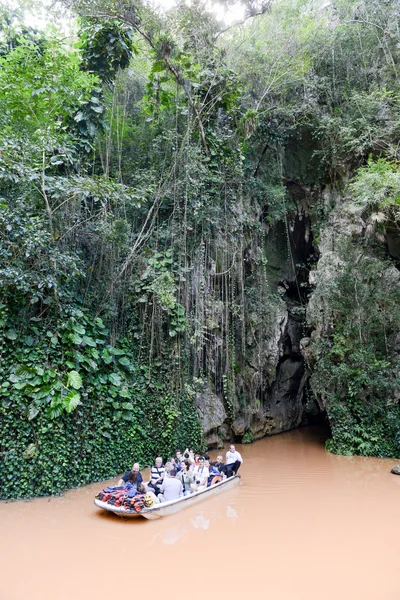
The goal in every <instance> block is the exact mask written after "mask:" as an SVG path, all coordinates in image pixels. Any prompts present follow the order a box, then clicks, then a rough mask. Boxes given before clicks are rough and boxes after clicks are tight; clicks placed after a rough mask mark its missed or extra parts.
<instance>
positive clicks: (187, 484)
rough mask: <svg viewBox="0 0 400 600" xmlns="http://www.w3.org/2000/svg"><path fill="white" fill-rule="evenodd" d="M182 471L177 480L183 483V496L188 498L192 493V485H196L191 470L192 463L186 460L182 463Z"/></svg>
mask: <svg viewBox="0 0 400 600" xmlns="http://www.w3.org/2000/svg"><path fill="white" fill-rule="evenodd" d="M181 467H182V468H181V470H180V471H179V473H178V474H177V476H176V478H177V479H179V481H180V482H181V483H182V488H183V495H184V496H187V495H188V494H190V493H191V492H192V484H193V483H194V475H193V471H191V470H190V461H189V460H184V461H183V462H182V463H181Z"/></svg>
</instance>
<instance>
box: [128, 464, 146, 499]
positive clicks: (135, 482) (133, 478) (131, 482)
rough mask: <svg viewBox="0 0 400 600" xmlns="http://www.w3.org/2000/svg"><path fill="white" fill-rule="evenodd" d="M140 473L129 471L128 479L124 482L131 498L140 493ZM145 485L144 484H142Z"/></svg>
mask: <svg viewBox="0 0 400 600" xmlns="http://www.w3.org/2000/svg"><path fill="white" fill-rule="evenodd" d="M139 485H141V484H140V483H139V473H138V472H136V471H129V477H128V481H127V482H125V483H124V490H126V495H127V496H128V497H129V498H133V496H136V494H137V493H138V487H139ZM142 485H143V484H142Z"/></svg>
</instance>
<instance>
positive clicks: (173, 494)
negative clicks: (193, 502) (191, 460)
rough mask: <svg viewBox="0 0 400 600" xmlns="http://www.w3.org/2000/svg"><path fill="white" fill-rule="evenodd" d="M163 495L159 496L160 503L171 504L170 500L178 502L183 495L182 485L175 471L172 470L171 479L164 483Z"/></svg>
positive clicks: (162, 487) (168, 478) (166, 479)
mask: <svg viewBox="0 0 400 600" xmlns="http://www.w3.org/2000/svg"><path fill="white" fill-rule="evenodd" d="M160 491H161V493H160V494H159V499H160V502H169V500H177V499H178V498H180V496H182V495H183V487H182V483H181V482H180V481H179V479H177V478H176V471H175V469H171V471H170V472H169V477H167V478H165V479H164V481H163V482H162V485H161V488H160Z"/></svg>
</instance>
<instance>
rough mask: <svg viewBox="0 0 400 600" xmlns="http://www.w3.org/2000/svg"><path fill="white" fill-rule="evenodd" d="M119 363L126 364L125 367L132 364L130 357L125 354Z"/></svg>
mask: <svg viewBox="0 0 400 600" xmlns="http://www.w3.org/2000/svg"><path fill="white" fill-rule="evenodd" d="M118 362H119V364H120V365H122V366H124V367H130V366H131V362H130V360H129V358H127V357H126V356H123V357H122V358H120V359H119V360H118Z"/></svg>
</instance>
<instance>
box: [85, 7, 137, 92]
mask: <svg viewBox="0 0 400 600" xmlns="http://www.w3.org/2000/svg"><path fill="white" fill-rule="evenodd" d="M133 34H134V30H133V28H132V27H129V26H128V25H126V24H124V23H121V22H118V21H116V20H112V21H108V20H105V19H89V18H86V19H82V20H81V27H80V30H79V32H78V35H79V38H80V43H79V47H80V49H81V50H82V61H83V67H84V69H85V70H87V71H90V72H92V73H95V74H96V75H98V76H99V77H100V78H101V80H102V81H105V82H108V83H111V82H112V81H114V79H115V76H116V74H117V72H118V70H119V69H126V68H127V67H128V65H129V62H130V59H131V58H132V56H133V54H134V51H135V50H134V47H133V45H132V40H133Z"/></svg>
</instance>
